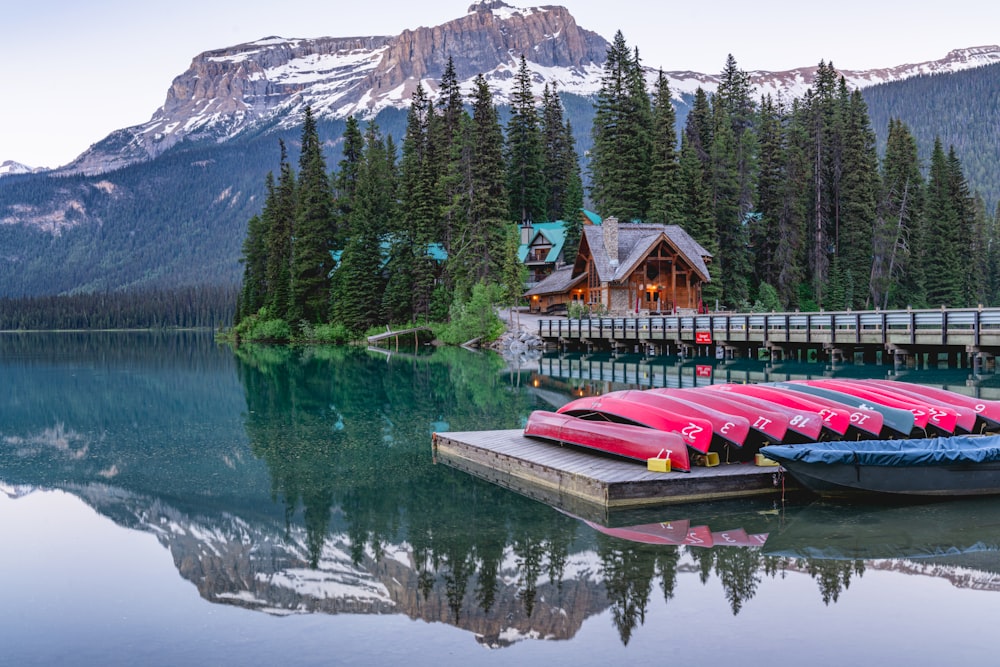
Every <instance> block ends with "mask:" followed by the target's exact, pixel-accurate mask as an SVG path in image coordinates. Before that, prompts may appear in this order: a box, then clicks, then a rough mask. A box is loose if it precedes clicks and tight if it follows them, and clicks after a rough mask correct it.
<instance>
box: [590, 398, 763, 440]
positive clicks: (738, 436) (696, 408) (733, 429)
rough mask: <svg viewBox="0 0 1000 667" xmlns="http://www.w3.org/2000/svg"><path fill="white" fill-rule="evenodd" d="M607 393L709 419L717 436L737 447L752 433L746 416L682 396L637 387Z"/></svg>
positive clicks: (627, 399)
mask: <svg viewBox="0 0 1000 667" xmlns="http://www.w3.org/2000/svg"><path fill="white" fill-rule="evenodd" d="M605 395H606V396H615V397H617V398H621V399H623V400H626V401H634V402H636V403H643V404H645V405H652V406H654V407H660V408H663V409H665V410H670V411H671V412H675V413H678V414H689V415H694V416H695V417H701V418H702V419H707V420H708V421H709V423H711V424H712V433H714V434H715V435H716V437H718V438H719V439H720V440H723V441H725V442H727V443H729V444H732V445H735V446H737V447H742V446H743V443H744V442H746V439H747V436H748V435H749V434H750V420H749V419H747V418H746V417H740V416H737V415H733V414H727V413H725V412H722V411H720V410H714V409H712V408H710V407H708V406H705V405H699V404H698V403H694V402H692V401H687V400H684V399H682V398H678V397H674V396H668V395H666V394H662V393H656V392H652V391H637V390H635V389H628V390H625V391H614V392H611V393H610V394H605Z"/></svg>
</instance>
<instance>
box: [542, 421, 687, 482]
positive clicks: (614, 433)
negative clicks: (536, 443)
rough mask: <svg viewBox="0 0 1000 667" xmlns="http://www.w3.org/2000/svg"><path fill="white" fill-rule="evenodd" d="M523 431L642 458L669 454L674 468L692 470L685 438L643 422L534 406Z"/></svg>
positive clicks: (662, 456) (561, 442)
mask: <svg viewBox="0 0 1000 667" xmlns="http://www.w3.org/2000/svg"><path fill="white" fill-rule="evenodd" d="M524 434H525V435H528V436H532V437H536V438H544V439H545V440H552V441H554V442H558V443H560V444H563V443H565V444H568V445H577V446H579V447H587V448H589V449H595V450H599V451H602V452H607V453H609V454H617V455H618V456H624V457H627V458H630V459H637V460H639V461H648V460H649V459H653V458H661V459H662V458H668V457H669V459H670V469H671V470H680V471H683V472H689V471H690V470H691V460H690V458H689V457H688V450H687V444H686V443H685V442H684V439H683V438H681V437H680V436H679V435H677V434H676V433H667V432H665V431H657V430H655V429H650V428H646V427H644V426H633V425H631V424H618V423H615V422H607V421H590V420H586V419H580V418H578V417H573V416H570V415H561V414H559V413H556V412H549V411H547V410H535V411H534V412H532V413H531V414H530V415H529V416H528V423H527V425H526V426H525V427H524Z"/></svg>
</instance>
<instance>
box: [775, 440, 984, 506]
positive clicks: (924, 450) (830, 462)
mask: <svg viewBox="0 0 1000 667" xmlns="http://www.w3.org/2000/svg"><path fill="white" fill-rule="evenodd" d="M760 451H761V453H762V454H764V456H766V457H768V458H769V459H771V460H773V461H777V462H778V463H779V464H780V465H781V466H782V467H784V468H785V470H787V471H788V472H789V473H790V474H791V475H792V477H794V478H795V479H796V480H797V481H798V482H799V483H801V484H802V485H803V486H804V487H806V488H808V489H809V490H811V491H813V492H815V493H818V494H820V495H823V496H853V495H869V494H883V495H884V494H889V495H895V496H942V497H949V496H983V495H995V494H1000V435H991V436H971V435H967V436H952V437H941V438H924V439H916V440H857V441H850V440H838V441H833V442H818V443H812V444H804V445H769V446H767V447H762V448H761V450H760Z"/></svg>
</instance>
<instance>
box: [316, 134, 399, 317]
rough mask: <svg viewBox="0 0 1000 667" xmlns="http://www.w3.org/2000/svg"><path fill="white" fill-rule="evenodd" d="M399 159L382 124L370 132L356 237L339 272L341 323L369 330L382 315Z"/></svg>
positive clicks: (353, 227)
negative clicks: (385, 258) (383, 244)
mask: <svg viewBox="0 0 1000 667" xmlns="http://www.w3.org/2000/svg"><path fill="white" fill-rule="evenodd" d="M394 171H395V159H394V156H393V155H391V154H390V152H389V150H388V149H387V145H386V141H385V138H384V137H383V136H382V134H381V132H380V130H379V129H378V126H377V125H375V123H370V124H369V125H368V129H367V131H366V132H365V151H364V158H363V160H362V161H361V163H360V165H359V170H358V181H357V191H356V196H355V206H354V209H353V211H352V213H351V216H350V219H349V222H350V236H349V238H348V241H347V245H346V247H345V248H344V252H343V254H342V256H341V260H340V266H339V267H338V268H337V270H336V271H335V272H334V274H333V275H334V280H333V288H332V291H333V297H332V300H331V311H332V315H333V319H334V321H335V322H337V323H340V324H343V325H344V326H345V327H347V328H348V329H349V330H351V331H364V330H365V329H367V328H369V327H371V326H373V325H375V324H378V323H379V322H380V321H381V317H382V299H383V292H384V290H385V280H384V277H383V271H382V268H383V255H382V249H381V242H382V239H383V238H384V237H385V235H386V230H387V229H388V227H389V225H390V223H391V221H392V220H393V219H394V216H395V210H396V177H395V173H394Z"/></svg>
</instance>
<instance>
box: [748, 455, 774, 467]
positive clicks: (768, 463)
mask: <svg viewBox="0 0 1000 667" xmlns="http://www.w3.org/2000/svg"><path fill="white" fill-rule="evenodd" d="M753 462H754V463H755V464H756V465H758V466H760V467H761V468H773V467H776V466H777V465H778V462H777V461H774V460H772V459H769V458H767V457H766V456H764V455H763V454H761V453H759V452H758V453H757V454H754V457H753Z"/></svg>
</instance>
